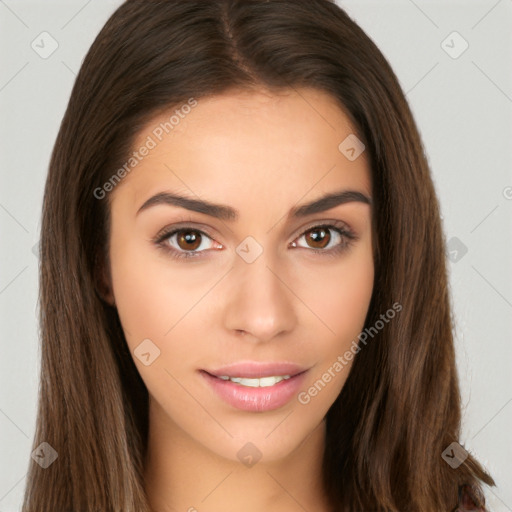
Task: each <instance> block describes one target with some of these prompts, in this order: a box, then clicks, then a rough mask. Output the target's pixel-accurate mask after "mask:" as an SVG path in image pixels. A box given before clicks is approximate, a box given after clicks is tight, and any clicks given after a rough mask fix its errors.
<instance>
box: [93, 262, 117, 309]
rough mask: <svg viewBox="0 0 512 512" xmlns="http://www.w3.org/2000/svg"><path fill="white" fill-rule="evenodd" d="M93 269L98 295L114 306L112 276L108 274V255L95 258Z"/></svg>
mask: <svg viewBox="0 0 512 512" xmlns="http://www.w3.org/2000/svg"><path fill="white" fill-rule="evenodd" d="M95 269H96V276H95V284H96V290H97V292H98V295H99V296H100V297H101V299H102V300H103V301H104V302H106V303H107V304H109V305H110V306H113V307H114V306H115V304H116V301H115V297H114V292H113V289H112V276H111V274H110V264H109V261H108V257H106V258H105V259H101V258H97V259H96V265H95Z"/></svg>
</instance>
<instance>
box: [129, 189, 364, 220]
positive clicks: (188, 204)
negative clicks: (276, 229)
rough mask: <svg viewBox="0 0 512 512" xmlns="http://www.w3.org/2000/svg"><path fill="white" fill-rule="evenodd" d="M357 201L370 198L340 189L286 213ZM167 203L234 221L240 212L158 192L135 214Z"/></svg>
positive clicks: (298, 215)
mask: <svg viewBox="0 0 512 512" xmlns="http://www.w3.org/2000/svg"><path fill="white" fill-rule="evenodd" d="M352 202H359V203H364V204H368V205H371V204H372V200H371V198H370V197H368V196H367V195H365V194H363V193H362V192H358V191H356V190H342V191H339V192H334V193H330V194H326V195H324V196H322V197H320V198H319V199H315V200H314V201H311V202H310V203H306V204H303V205H301V206H296V207H294V208H292V209H291V210H290V213H289V214H288V216H289V217H292V218H302V217H307V216H308V215H313V214H314V213H320V212H324V211H326V210H330V209H331V208H334V207H336V206H339V205H341V204H345V203H352ZM161 204H167V205H171V206H176V207H178V208H184V209H186V210H190V211H193V212H198V213H204V214H205V215H209V216H211V217H215V218H217V219H221V220H225V221H230V222H234V221H237V220H238V219H239V218H240V212H239V211H238V210H236V209H235V208H232V207H231V206H227V205H223V204H215V203H211V202H209V201H203V200H199V199H191V198H190V197H185V196H182V195H179V194H171V193H169V192H160V193H158V194H156V195H154V196H152V197H150V198H149V199H148V200H147V201H145V202H144V204H143V205H142V206H141V207H140V208H139V209H138V210H137V215H138V214H139V213H140V212H142V211H143V210H147V209H148V208H150V207H152V206H156V205H161Z"/></svg>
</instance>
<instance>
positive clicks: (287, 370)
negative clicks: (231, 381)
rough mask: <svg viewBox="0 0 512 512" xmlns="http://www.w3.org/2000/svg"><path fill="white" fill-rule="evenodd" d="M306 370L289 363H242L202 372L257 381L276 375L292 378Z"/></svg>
mask: <svg viewBox="0 0 512 512" xmlns="http://www.w3.org/2000/svg"><path fill="white" fill-rule="evenodd" d="M306 370H307V368H305V367H303V366H301V365H299V364H297V363H291V362H287V361H286V362H258V361H243V362H238V363H232V364H229V365H226V366H222V367H219V368H215V370H204V371H206V372H207V373H209V374H210V375H214V376H215V377H221V376H228V377H246V378H249V379H251V378H252V379H259V378H263V377H272V376H278V375H290V377H293V376H294V375H297V374H299V373H302V372H304V371H306Z"/></svg>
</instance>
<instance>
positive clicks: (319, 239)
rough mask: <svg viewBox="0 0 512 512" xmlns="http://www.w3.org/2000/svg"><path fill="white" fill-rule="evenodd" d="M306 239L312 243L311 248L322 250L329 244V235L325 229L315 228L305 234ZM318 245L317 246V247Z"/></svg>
mask: <svg viewBox="0 0 512 512" xmlns="http://www.w3.org/2000/svg"><path fill="white" fill-rule="evenodd" d="M315 233H321V234H320V235H315ZM306 238H308V239H309V240H311V241H312V243H313V246H314V247H315V248H320V249H323V248H324V247H326V246H327V245H329V242H330V240H331V235H330V234H329V230H328V229H325V228H315V229H312V230H310V231H308V233H307V234H306ZM325 240H327V243H325ZM318 243H319V245H317V244H318Z"/></svg>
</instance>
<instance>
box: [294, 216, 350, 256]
mask: <svg viewBox="0 0 512 512" xmlns="http://www.w3.org/2000/svg"><path fill="white" fill-rule="evenodd" d="M333 234H334V235H333ZM302 238H304V239H305V240H306V243H305V245H304V244H303V243H299V241H300V240H301V239H302ZM357 239H358V237H357V235H356V234H355V233H354V232H353V231H352V230H351V229H350V228H348V226H346V225H345V224H344V223H343V224H342V223H339V226H338V225H337V224H324V225H320V226H314V227H312V228H310V229H308V230H307V231H305V232H304V233H303V234H302V235H301V236H300V237H299V238H297V241H295V242H293V243H292V247H300V248H305V249H310V250H311V251H313V252H314V253H318V254H325V255H333V256H334V255H336V254H340V253H341V252H343V251H345V250H347V249H348V248H349V247H350V246H351V245H352V243H354V242H355V241H356V240H357Z"/></svg>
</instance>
